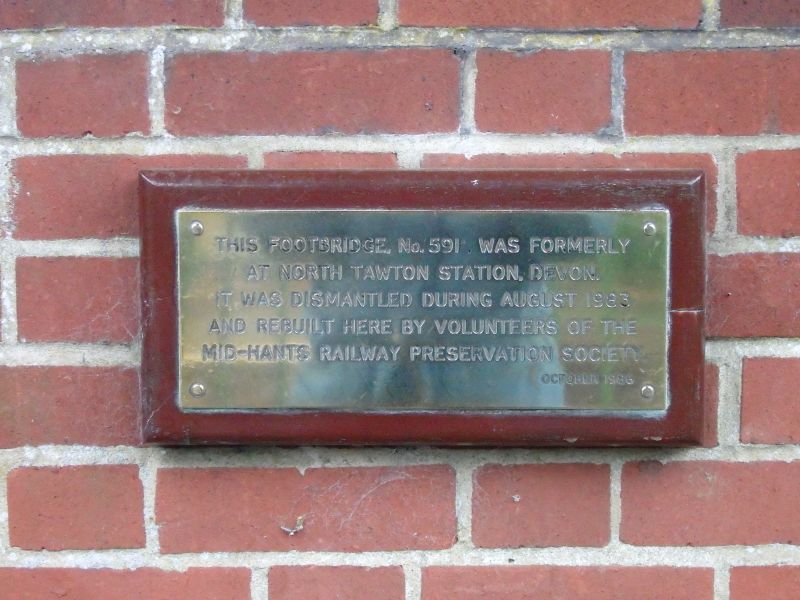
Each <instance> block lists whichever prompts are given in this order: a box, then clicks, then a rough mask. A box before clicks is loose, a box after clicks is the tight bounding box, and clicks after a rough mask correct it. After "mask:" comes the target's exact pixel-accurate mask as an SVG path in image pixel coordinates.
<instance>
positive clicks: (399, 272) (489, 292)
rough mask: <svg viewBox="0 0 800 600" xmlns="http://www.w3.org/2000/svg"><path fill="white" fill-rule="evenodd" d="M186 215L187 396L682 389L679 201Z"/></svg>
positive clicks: (344, 401) (538, 405)
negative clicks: (674, 254)
mask: <svg viewBox="0 0 800 600" xmlns="http://www.w3.org/2000/svg"><path fill="white" fill-rule="evenodd" d="M174 214H175V231H176V236H177V243H176V246H177V254H178V256H177V269H178V273H177V302H178V315H179V323H178V352H179V361H178V389H179V392H178V402H179V405H180V408H181V409H182V410H184V411H215V410H228V411H230V410H250V409H252V410H257V409H281V410H287V409H325V410H331V411H336V410H346V411H352V410H356V411H359V412H370V411H447V410H451V411H452V410H470V411H498V410H504V411H516V410H540V411H553V410H561V411H581V410H583V411H600V412H614V411H625V412H639V413H641V414H643V415H645V416H646V415H647V414H658V413H659V412H663V411H665V410H667V408H668V406H669V401H670V400H669V387H668V368H667V363H668V360H667V358H668V339H669V335H668V332H669V316H668V315H669V305H670V302H669V257H670V237H669V236H670V233H669V232H670V214H669V211H667V210H665V209H661V208H645V209H638V210H621V209H616V210H612V209H609V210H527V209H525V210H423V209H415V210H388V211H376V210H364V209H354V210H322V209H313V210H208V209H204V208H200V207H197V208H193V207H191V206H189V207H185V208H181V209H180V210H177V211H176V212H175V213H174Z"/></svg>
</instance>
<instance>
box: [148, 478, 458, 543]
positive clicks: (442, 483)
mask: <svg viewBox="0 0 800 600" xmlns="http://www.w3.org/2000/svg"><path fill="white" fill-rule="evenodd" d="M454 494H455V479H454V473H453V470H452V468H450V467H448V466H420V467H404V468H399V467H397V468H391V467H386V468H341V469H307V470H306V471H305V474H301V473H299V472H298V471H297V470H296V469H221V468H219V469H164V470H161V471H160V472H159V474H158V492H157V498H156V514H157V521H158V523H159V531H160V533H161V549H162V550H163V551H165V552H206V551H210V552H213V551H248V550H278V551H287V550H331V551H342V552H367V551H373V550H410V549H417V550H433V549H441V548H449V547H450V546H452V545H453V543H454V541H455V496H454ZM187 497H191V498H192V501H191V502H186V501H185V500H186V498H187ZM300 517H302V518H303V521H302V525H303V530H302V531H299V532H297V534H296V535H289V534H288V533H287V532H286V531H284V530H282V529H281V528H282V527H286V528H292V527H295V526H296V525H297V522H298V519H299V518H300Z"/></svg>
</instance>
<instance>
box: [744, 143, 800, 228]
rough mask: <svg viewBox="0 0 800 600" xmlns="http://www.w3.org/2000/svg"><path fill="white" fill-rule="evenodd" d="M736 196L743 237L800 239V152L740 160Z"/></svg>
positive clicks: (763, 153) (753, 154)
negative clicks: (791, 237)
mask: <svg viewBox="0 0 800 600" xmlns="http://www.w3.org/2000/svg"><path fill="white" fill-rule="evenodd" d="M736 193H737V196H738V221H739V232H740V233H743V234H744V235H772V236H783V237H790V236H794V235H800V150H775V151H760V152H750V153H748V154H742V155H740V156H738V157H737V158H736Z"/></svg>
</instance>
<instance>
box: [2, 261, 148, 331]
mask: <svg viewBox="0 0 800 600" xmlns="http://www.w3.org/2000/svg"><path fill="white" fill-rule="evenodd" d="M137 279H138V276H137V263H136V260H135V259H130V258H81V257H59V258H19V259H17V318H18V330H19V337H20V340H21V341H24V342H109V343H124V342H130V341H131V340H132V339H133V338H134V337H135V336H136V334H137V332H138V330H139V322H138V303H137V290H138V282H137Z"/></svg>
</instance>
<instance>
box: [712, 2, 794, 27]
mask: <svg viewBox="0 0 800 600" xmlns="http://www.w3.org/2000/svg"><path fill="white" fill-rule="evenodd" d="M720 21H721V25H722V26H723V27H797V26H798V25H800V5H798V4H797V2H796V0H721V2H720Z"/></svg>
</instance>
